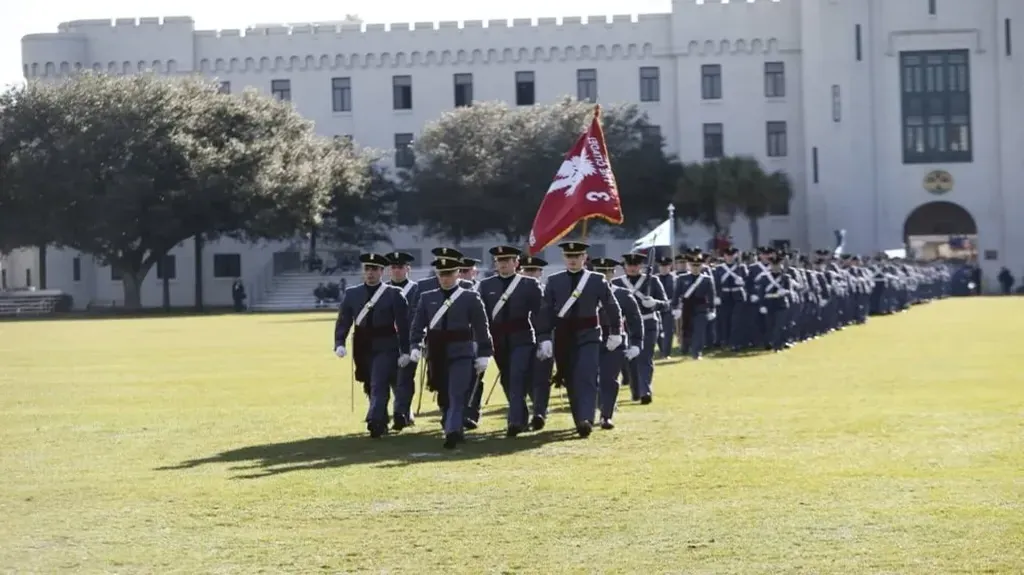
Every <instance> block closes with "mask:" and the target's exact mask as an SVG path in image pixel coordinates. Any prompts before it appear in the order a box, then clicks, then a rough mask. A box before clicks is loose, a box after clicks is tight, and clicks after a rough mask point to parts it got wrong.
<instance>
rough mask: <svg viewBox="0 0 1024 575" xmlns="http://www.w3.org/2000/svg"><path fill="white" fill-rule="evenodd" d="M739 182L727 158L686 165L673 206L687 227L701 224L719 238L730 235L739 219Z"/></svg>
mask: <svg viewBox="0 0 1024 575" xmlns="http://www.w3.org/2000/svg"><path fill="white" fill-rule="evenodd" d="M736 193H737V186H736V178H735V174H734V167H733V166H732V165H731V164H730V161H729V160H728V159H726V158H717V159H713V160H705V161H703V162H694V163H690V164H685V165H684V166H683V169H682V175H681V176H680V178H679V182H678V185H677V187H676V194H675V197H674V198H673V203H675V205H676V207H677V208H678V209H679V214H680V217H681V218H682V219H683V221H685V222H687V223H692V222H699V223H700V224H702V225H703V226H705V227H706V228H708V229H709V230H711V231H712V232H713V233H714V234H715V236H716V237H718V236H722V235H728V232H729V227H730V226H731V225H732V221H733V219H735V217H736V206H737V201H736Z"/></svg>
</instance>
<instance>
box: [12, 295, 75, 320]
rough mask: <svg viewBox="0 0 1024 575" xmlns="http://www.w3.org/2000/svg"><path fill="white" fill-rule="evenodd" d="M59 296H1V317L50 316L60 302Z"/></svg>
mask: <svg viewBox="0 0 1024 575" xmlns="http://www.w3.org/2000/svg"><path fill="white" fill-rule="evenodd" d="M60 297H61V296H59V295H3V296H0V317H11V316H19V315H48V314H51V313H53V312H54V310H55V309H56V307H57V304H58V303H59V302H60Z"/></svg>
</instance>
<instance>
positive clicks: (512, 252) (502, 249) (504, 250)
mask: <svg viewBox="0 0 1024 575" xmlns="http://www.w3.org/2000/svg"><path fill="white" fill-rule="evenodd" d="M490 253H491V255H492V256H494V257H496V258H507V257H512V256H521V255H523V250H521V249H519V248H514V247H512V246H494V247H493V248H491V249H490Z"/></svg>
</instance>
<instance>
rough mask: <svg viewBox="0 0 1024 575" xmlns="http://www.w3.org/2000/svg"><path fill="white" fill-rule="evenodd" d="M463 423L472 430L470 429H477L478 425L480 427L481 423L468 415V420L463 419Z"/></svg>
mask: <svg viewBox="0 0 1024 575" xmlns="http://www.w3.org/2000/svg"><path fill="white" fill-rule="evenodd" d="M462 425H463V426H464V427H465V428H466V429H468V430H470V431H472V430H474V429H476V428H477V427H480V424H479V423H477V422H476V421H474V420H472V419H470V418H468V417H467V418H466V420H465V421H463V422H462Z"/></svg>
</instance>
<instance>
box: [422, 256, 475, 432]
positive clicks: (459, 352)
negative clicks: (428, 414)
mask: <svg viewBox="0 0 1024 575" xmlns="http://www.w3.org/2000/svg"><path fill="white" fill-rule="evenodd" d="M431 265H433V266H434V268H435V269H436V270H437V276H438V283H439V285H440V288H439V289H436V290H431V291H428V292H425V293H422V294H420V298H419V303H418V304H417V306H416V312H415V314H414V315H413V320H412V335H411V338H410V339H411V341H410V344H411V351H410V356H411V360H412V361H413V362H417V361H419V360H420V359H421V358H422V357H423V351H422V348H423V346H424V345H426V349H427V356H426V358H427V367H428V369H429V370H430V382H431V386H432V387H433V389H434V390H435V391H436V392H437V406H438V408H440V410H441V413H442V416H441V424H442V425H443V426H444V433H445V441H444V447H445V448H446V449H454V448H455V447H456V446H457V445H458V444H459V443H460V442H462V441H464V440H465V431H464V430H465V427H464V426H465V411H466V405H467V404H468V402H469V395H470V393H471V392H472V390H473V385H474V383H475V382H476V381H477V379H478V377H479V374H481V373H484V372H486V371H487V365H488V363H490V357H491V351H492V344H491V334H490V332H489V328H488V325H487V313H486V312H485V311H484V303H483V301H481V300H480V296H479V295H478V294H477V293H476V292H474V291H473V290H470V289H466V288H464V287H462V286H461V285H459V280H458V276H457V275H456V274H457V273H458V269H459V266H460V265H461V261H460V259H459V258H449V257H438V259H436V260H434V261H433V262H432V263H431Z"/></svg>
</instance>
